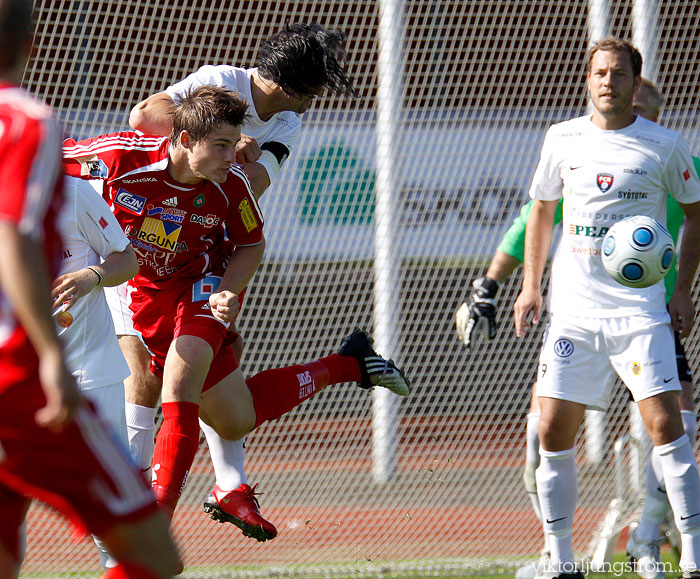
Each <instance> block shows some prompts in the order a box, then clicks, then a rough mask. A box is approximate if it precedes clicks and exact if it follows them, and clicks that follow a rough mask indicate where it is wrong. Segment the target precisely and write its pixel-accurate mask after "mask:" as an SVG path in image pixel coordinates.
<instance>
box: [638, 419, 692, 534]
mask: <svg viewBox="0 0 700 579" xmlns="http://www.w3.org/2000/svg"><path fill="white" fill-rule="evenodd" d="M681 419H682V421H683V430H684V431H685V433H686V434H687V435H688V438H689V440H690V446H691V447H692V446H693V445H694V444H695V437H696V428H697V426H696V424H697V419H696V417H695V413H694V412H691V411H690V410H681ZM670 509H671V503H669V502H668V497H667V496H666V485H665V483H664V477H663V470H662V468H661V460H660V458H659V455H658V453H656V452H654V451H653V450H652V453H651V456H650V457H649V464H648V465H647V470H646V496H645V498H644V508H643V509H642V515H641V517H640V518H639V526H638V527H637V531H636V534H637V537H638V538H639V539H641V540H643V541H656V540H657V539H658V538H659V525H660V524H661V523H662V522H663V520H664V519H665V518H666V515H667V514H668V511H669V510H670Z"/></svg>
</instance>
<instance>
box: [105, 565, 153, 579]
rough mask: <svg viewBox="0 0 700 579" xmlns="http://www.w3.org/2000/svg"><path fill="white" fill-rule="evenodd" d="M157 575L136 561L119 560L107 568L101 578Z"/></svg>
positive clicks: (139, 578) (140, 578)
mask: <svg viewBox="0 0 700 579" xmlns="http://www.w3.org/2000/svg"><path fill="white" fill-rule="evenodd" d="M159 577H160V576H159V575H158V574H157V573H154V572H153V571H151V570H150V569H147V568H146V567H144V566H142V565H139V564H138V563H125V562H123V561H122V562H120V563H119V564H118V565H117V566H116V567H112V568H111V569H107V572H106V573H105V574H104V575H102V579H159Z"/></svg>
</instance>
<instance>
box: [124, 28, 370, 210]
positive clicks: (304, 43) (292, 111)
mask: <svg viewBox="0 0 700 579" xmlns="http://www.w3.org/2000/svg"><path fill="white" fill-rule="evenodd" d="M344 42H345V35H344V34H343V33H342V32H340V31H339V30H330V29H327V28H324V27H322V26H319V25H317V24H311V25H309V24H303V23H297V24H290V25H288V26H286V27H285V28H284V29H283V30H281V31H279V32H277V33H276V34H273V35H272V36H271V37H270V38H268V39H267V40H266V41H265V42H263V44H262V46H261V47H260V51H259V54H258V66H257V67H256V68H239V67H235V66H230V65H217V66H213V65H205V66H203V67H201V68H200V69H199V70H198V71H197V72H195V73H192V74H191V75H190V76H188V77H187V78H186V79H184V80H183V81H181V82H178V83H176V84H174V85H173V86H171V87H168V88H167V89H166V90H165V91H164V92H160V93H157V94H154V95H152V96H150V97H148V98H147V99H146V100H144V101H142V102H140V103H139V104H137V105H136V106H135V107H134V108H133V109H132V111H131V115H130V116H129V124H130V125H131V127H132V128H133V129H134V130H137V131H140V132H142V133H145V134H148V135H167V134H169V133H170V130H171V128H172V107H173V104H174V103H176V102H177V100H178V98H179V96H178V95H180V94H182V93H183V92H184V91H185V90H186V89H188V88H191V87H193V86H197V85H202V84H212V85H217V86H223V87H225V88H227V89H229V90H234V91H236V92H238V93H239V94H240V95H241V97H242V98H243V99H244V100H245V101H246V102H247V103H248V107H249V108H248V115H249V117H248V119H247V121H246V123H244V125H243V127H242V132H243V137H242V139H241V142H240V143H239V144H238V146H237V151H236V161H237V162H238V164H240V165H241V167H242V168H243V170H244V171H245V172H246V174H247V175H248V177H249V179H250V182H251V185H252V188H253V191H254V192H255V194H256V196H257V197H260V195H262V194H263V192H264V191H265V189H267V187H268V186H269V185H270V183H271V182H272V180H273V179H274V178H275V177H276V176H277V174H278V173H279V171H280V169H281V167H282V164H283V163H284V161H285V160H286V159H287V158H288V157H289V155H291V153H292V151H293V150H294V148H295V147H296V146H297V144H298V142H299V133H300V130H301V119H300V115H301V114H302V113H305V112H306V111H307V110H308V109H309V108H310V107H311V104H312V103H313V101H314V99H315V98H316V97H318V96H320V95H321V94H322V93H323V91H325V90H328V91H330V92H332V93H335V94H341V95H345V96H348V97H356V96H357V90H356V89H355V87H354V86H353V84H352V81H351V79H350V77H349V76H348V74H347V71H346V58H347V57H346V53H345V45H344Z"/></svg>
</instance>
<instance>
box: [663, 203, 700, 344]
mask: <svg viewBox="0 0 700 579" xmlns="http://www.w3.org/2000/svg"><path fill="white" fill-rule="evenodd" d="M680 206H681V208H682V209H683V213H684V214H685V227H684V229H683V237H682V240H681V246H680V251H679V252H678V277H677V278H676V285H675V287H674V288H673V295H672V296H671V300H670V301H669V302H668V310H669V312H670V314H671V324H672V325H673V328H674V329H675V330H676V331H677V332H679V333H680V335H681V337H682V338H685V337H687V336H688V335H689V334H690V330H691V329H692V327H693V318H694V317H695V305H694V304H693V298H692V296H691V291H692V288H693V281H694V280H695V273H696V272H697V269H698V263H699V262H700V201H698V202H697V203H690V204H684V203H680Z"/></svg>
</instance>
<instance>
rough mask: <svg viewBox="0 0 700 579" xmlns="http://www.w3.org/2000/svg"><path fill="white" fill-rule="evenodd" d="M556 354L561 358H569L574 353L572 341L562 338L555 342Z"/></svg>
mask: <svg viewBox="0 0 700 579" xmlns="http://www.w3.org/2000/svg"><path fill="white" fill-rule="evenodd" d="M554 353H555V354H556V355H557V356H559V357H560V358H568V357H569V356H571V354H573V353H574V345H573V344H572V343H571V340H567V339H566V338H560V339H559V340H557V341H556V342H554Z"/></svg>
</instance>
